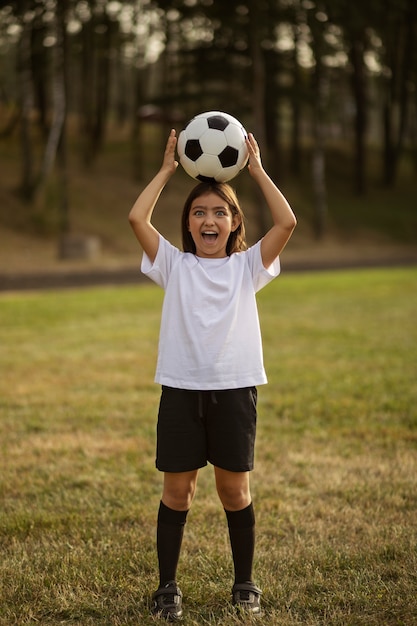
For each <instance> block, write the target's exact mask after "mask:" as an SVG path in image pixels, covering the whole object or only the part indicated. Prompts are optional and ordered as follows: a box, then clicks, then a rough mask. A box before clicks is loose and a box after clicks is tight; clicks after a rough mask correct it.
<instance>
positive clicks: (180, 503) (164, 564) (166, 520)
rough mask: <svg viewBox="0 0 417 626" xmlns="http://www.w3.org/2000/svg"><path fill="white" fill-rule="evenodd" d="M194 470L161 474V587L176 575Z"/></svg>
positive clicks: (159, 548)
mask: <svg viewBox="0 0 417 626" xmlns="http://www.w3.org/2000/svg"><path fill="white" fill-rule="evenodd" d="M197 474H198V471H197V470H195V471H192V472H180V473H165V474H164V487H163V493H162V500H161V502H160V505H159V511H158V525H157V540H156V543H157V552H158V562H159V577H160V587H163V586H164V585H166V583H167V582H169V581H172V580H175V578H176V573H177V566H178V561H179V557H180V551H181V544H182V538H183V534H184V526H185V522H186V519H187V513H188V510H189V508H190V506H191V503H192V501H193V498H194V494H195V489H196V484H197Z"/></svg>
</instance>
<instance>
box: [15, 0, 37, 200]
mask: <svg viewBox="0 0 417 626" xmlns="http://www.w3.org/2000/svg"><path fill="white" fill-rule="evenodd" d="M27 5H28V3H27V1H25V0H23V1H22V2H20V6H19V15H20V16H21V18H22V20H21V27H22V30H21V34H20V39H19V42H18V47H17V75H18V83H19V108H20V111H21V114H20V145H21V154H22V173H21V181H20V191H21V193H22V196H23V198H24V199H25V200H27V201H28V202H31V201H32V197H33V181H34V162H33V147H32V138H31V120H30V115H31V110H32V77H31V71H30V67H31V45H30V42H31V30H32V21H29V20H25V19H24V17H25V14H26V12H27V9H28V6H27Z"/></svg>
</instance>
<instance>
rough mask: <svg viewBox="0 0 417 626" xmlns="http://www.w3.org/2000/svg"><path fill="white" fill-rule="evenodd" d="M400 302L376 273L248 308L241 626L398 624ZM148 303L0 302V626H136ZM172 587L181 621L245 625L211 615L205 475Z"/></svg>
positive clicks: (152, 478) (415, 374) (412, 338)
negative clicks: (249, 419)
mask: <svg viewBox="0 0 417 626" xmlns="http://www.w3.org/2000/svg"><path fill="white" fill-rule="evenodd" d="M416 286H417V270H416V269H391V270H387V269H384V270H382V269H379V270H363V271H344V272H323V273H305V274H292V275H285V274H284V275H283V276H282V277H281V278H279V279H278V280H276V281H274V283H272V284H271V285H270V286H268V287H267V288H266V289H264V290H263V291H262V292H261V293H260V294H259V306H260V314H261V320H262V325H263V336H264V344H265V346H264V347H265V362H266V367H267V371H268V375H269V385H267V386H265V387H261V388H260V389H259V429H258V440H257V454H256V469H255V471H254V473H253V476H252V481H253V483H252V484H253V496H254V500H255V504H256V511H257V529H258V530H257V533H258V540H257V554H256V568H255V569H256V582H257V583H258V584H259V585H260V586H261V587H262V588H263V590H264V594H263V606H264V615H263V617H262V618H261V619H258V620H257V623H260V624H263V625H271V626H278V625H279V626H295V625H301V624H303V625H307V626H316V625H317V626H318V625H323V626H384V625H392V626H394V625H395V626H412V625H413V624H417V618H416V616H417V596H416V589H417V574H416V572H417V551H416V550H417V541H416V539H417V525H416V519H417V518H416V514H417V325H416V311H417V289H416ZM161 302H162V291H161V290H158V289H157V288H156V287H153V286H151V285H144V286H138V287H129V288H127V287H123V288H122V287H121V288H97V289H84V290H73V291H50V292H39V293H25V294H19V293H9V294H3V295H1V297H0V320H1V324H0V345H1V349H0V363H1V377H0V432H1V459H0V464H1V465H0V470H1V471H0V480H1V503H0V537H1V560H0V624H1V625H2V626H9V625H19V626H21V625H24V624H42V625H50V624H54V625H55V624H56V625H58V624H80V625H82V626H92V625H97V626H99V625H100V626H104V625H106V626H122V625H123V626H128V625H134V624H135V625H140V626H146V625H147V624H153V623H155V620H154V619H153V618H151V617H150V616H149V615H148V598H149V595H150V594H151V593H152V591H153V590H154V589H155V588H156V584H157V563H156V555H155V545H154V535H155V518H156V512H157V507H158V503H159V497H160V487H161V477H160V475H159V474H158V472H156V470H155V469H154V431H155V419H156V417H155V416H156V409H157V403H158V398H159V389H158V387H157V386H156V385H155V384H154V383H153V373H154V366H155V358H156V345H157V337H158V328H159V317H160V306H161ZM178 574H179V581H180V584H181V587H182V590H183V592H184V608H185V619H184V622H183V623H184V624H187V625H195V626H197V625H198V626H200V625H210V626H214V625H220V624H221V625H224V626H229V625H233V624H246V623H252V622H251V620H250V619H247V620H246V621H245V620H244V619H242V618H241V617H239V616H237V615H236V614H235V613H234V611H233V610H232V607H231V606H230V605H229V594H230V588H231V584H232V564H231V559H230V553H229V547H228V539H227V531H226V523H225V519H224V514H223V512H222V510H221V506H220V504H219V502H218V500H217V496H216V495H215V490H214V483H213V476H212V470H211V468H206V469H205V470H202V472H201V474H200V480H199V486H198V490H197V496H196V500H195V503H194V505H193V508H192V510H191V512H190V515H189V516H188V523H187V527H186V532H185V537H184V545H183V552H182V558H181V562H180V567H179V572H178ZM252 621H254V620H252Z"/></svg>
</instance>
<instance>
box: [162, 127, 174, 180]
mask: <svg viewBox="0 0 417 626" xmlns="http://www.w3.org/2000/svg"><path fill="white" fill-rule="evenodd" d="M176 145H177V137H176V133H175V129H174V128H173V129H172V130H171V132H170V134H169V137H168V141H167V144H166V147H165V152H164V159H163V161H162V166H161V170H164V171H165V170H166V171H167V172H168V173H169V174H170V175H171V174H173V173H174V172H175V170H176V169H177V167H178V161H176V160H175V148H176Z"/></svg>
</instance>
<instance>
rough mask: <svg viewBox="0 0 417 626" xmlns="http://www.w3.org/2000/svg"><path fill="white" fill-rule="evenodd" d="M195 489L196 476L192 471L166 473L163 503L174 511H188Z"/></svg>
mask: <svg viewBox="0 0 417 626" xmlns="http://www.w3.org/2000/svg"><path fill="white" fill-rule="evenodd" d="M195 490H196V476H195V475H194V474H192V473H188V472H187V473H184V474H171V475H166V476H165V479H164V489H163V494H162V501H163V503H164V504H165V505H166V506H168V507H169V508H170V509H174V510H175V511H188V509H189V508H190V507H191V504H192V501H193V499H194V494H195Z"/></svg>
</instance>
